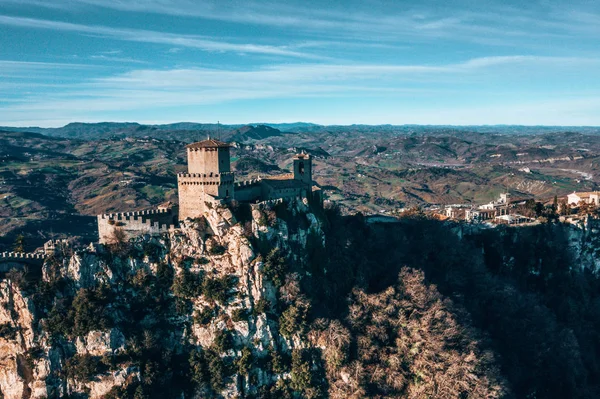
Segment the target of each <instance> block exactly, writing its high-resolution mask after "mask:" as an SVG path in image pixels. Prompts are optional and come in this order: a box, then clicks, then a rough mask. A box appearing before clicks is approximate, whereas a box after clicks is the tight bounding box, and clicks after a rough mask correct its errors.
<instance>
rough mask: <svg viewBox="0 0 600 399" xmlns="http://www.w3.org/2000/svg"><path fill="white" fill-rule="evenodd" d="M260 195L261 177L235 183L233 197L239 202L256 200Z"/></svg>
mask: <svg viewBox="0 0 600 399" xmlns="http://www.w3.org/2000/svg"><path fill="white" fill-rule="evenodd" d="M261 196H262V185H261V179H260V178H259V179H253V180H244V181H242V182H239V183H235V199H236V200H237V201H240V202H254V201H258V200H259V199H260V198H261Z"/></svg>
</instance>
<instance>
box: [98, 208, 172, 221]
mask: <svg viewBox="0 0 600 399" xmlns="http://www.w3.org/2000/svg"><path fill="white" fill-rule="evenodd" d="M172 214H173V209H148V210H145V211H133V212H121V213H105V214H102V215H98V218H102V219H113V220H132V219H131V218H132V217H138V216H139V217H146V218H149V217H152V216H154V215H172Z"/></svg>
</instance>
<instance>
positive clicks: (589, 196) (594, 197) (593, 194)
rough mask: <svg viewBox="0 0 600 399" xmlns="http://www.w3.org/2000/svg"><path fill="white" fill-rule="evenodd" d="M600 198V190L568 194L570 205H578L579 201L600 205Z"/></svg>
mask: <svg viewBox="0 0 600 399" xmlns="http://www.w3.org/2000/svg"><path fill="white" fill-rule="evenodd" d="M599 199H600V192H598V191H587V192H579V193H576V192H573V193H572V194H569V195H567V204H569V205H578V204H579V202H581V201H583V202H585V203H586V204H594V205H598V204H599V202H598V200H599Z"/></svg>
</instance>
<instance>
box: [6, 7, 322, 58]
mask: <svg viewBox="0 0 600 399" xmlns="http://www.w3.org/2000/svg"><path fill="white" fill-rule="evenodd" d="M0 24H1V25H10V26H18V27H24V28H33V29H49V30H56V31H67V32H77V33H84V34H93V35H99V36H103V37H107V38H112V39H117V40H125V41H131V42H144V43H157V44H166V45H171V46H181V47H191V48H197V49H201V50H205V51H215V52H237V53H240V52H241V53H253V54H264V55H271V56H286V57H297V58H313V59H318V58H322V57H319V56H315V55H311V54H308V53H303V52H299V51H292V50H288V49H285V48H283V47H278V46H267V45H259V44H253V43H230V42H224V41H216V40H212V39H208V38H205V37H201V36H197V35H178V34H173V33H166V32H157V31H150V30H141V29H120V28H111V27H107V26H98V25H81V24H74V23H69V22H61V21H51V20H45V19H35V18H22V17H12V16H7V15H0Z"/></svg>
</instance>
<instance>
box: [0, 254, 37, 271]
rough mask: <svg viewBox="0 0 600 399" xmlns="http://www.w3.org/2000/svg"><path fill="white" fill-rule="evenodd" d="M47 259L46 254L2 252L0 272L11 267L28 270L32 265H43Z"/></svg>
mask: <svg viewBox="0 0 600 399" xmlns="http://www.w3.org/2000/svg"><path fill="white" fill-rule="evenodd" d="M45 259H46V255H45V254H40V253H24V252H2V253H0V273H7V272H8V271H10V270H11V269H17V270H24V271H28V270H29V268H30V267H36V268H38V267H41V266H42V265H43V264H44V260H45Z"/></svg>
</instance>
